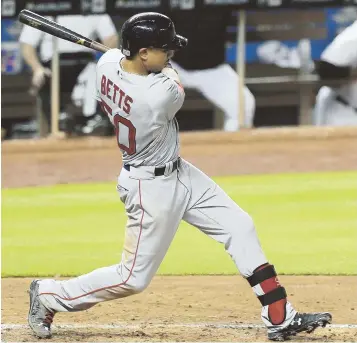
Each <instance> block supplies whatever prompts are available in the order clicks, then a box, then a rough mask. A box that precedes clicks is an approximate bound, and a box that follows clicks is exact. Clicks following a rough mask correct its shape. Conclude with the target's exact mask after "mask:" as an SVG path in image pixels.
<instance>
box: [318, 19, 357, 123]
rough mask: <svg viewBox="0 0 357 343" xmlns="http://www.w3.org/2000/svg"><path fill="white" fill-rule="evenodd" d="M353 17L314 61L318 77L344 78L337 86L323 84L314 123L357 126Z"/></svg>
mask: <svg viewBox="0 0 357 343" xmlns="http://www.w3.org/2000/svg"><path fill="white" fill-rule="evenodd" d="M356 69H357V20H356V21H355V22H354V23H353V24H352V25H350V26H349V27H347V28H346V29H345V30H343V31H342V32H341V33H340V34H339V35H338V36H337V37H336V38H335V39H334V40H333V41H332V42H331V44H329V45H328V46H327V48H326V49H325V50H324V51H323V53H322V55H321V60H320V61H319V62H318V63H316V70H317V72H318V74H319V75H320V78H321V79H322V80H329V79H340V78H348V81H346V83H345V84H344V85H342V86H340V87H336V88H332V87H328V86H323V87H322V88H321V89H320V90H319V92H318V94H317V97H316V104H315V111H314V116H315V123H316V125H332V126H345V125H357V76H356V77H355V78H353V79H352V80H351V79H350V78H349V77H350V74H351V72H353V70H356Z"/></svg>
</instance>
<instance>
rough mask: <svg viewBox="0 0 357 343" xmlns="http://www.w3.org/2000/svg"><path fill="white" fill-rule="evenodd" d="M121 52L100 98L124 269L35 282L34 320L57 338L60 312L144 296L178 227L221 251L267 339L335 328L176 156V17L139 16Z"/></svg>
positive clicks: (43, 333) (101, 72)
mask: <svg viewBox="0 0 357 343" xmlns="http://www.w3.org/2000/svg"><path fill="white" fill-rule="evenodd" d="M120 37H121V39H122V46H121V51H120V50H118V49H113V50H110V51H108V52H107V53H105V54H104V55H103V56H102V57H101V59H100V60H99V62H98V64H97V75H96V76H97V89H98V100H99V101H101V104H102V107H103V110H104V111H105V112H106V113H107V115H108V116H109V118H110V120H111V122H112V123H113V125H114V127H115V130H116V137H117V141H118V146H119V148H120V150H121V152H122V154H123V168H122V171H121V173H120V176H119V178H118V187H117V189H118V192H119V194H120V199H121V201H122V202H123V203H124V204H125V210H126V213H127V216H128V221H127V226H126V234H125V243H124V251H123V254H122V259H121V262H120V263H119V264H116V265H113V266H109V267H104V268H100V269H97V270H94V271H93V272H91V273H89V274H86V275H82V276H79V277H77V278H73V279H70V280H65V281H57V280H52V279H46V280H34V281H33V282H32V283H31V285H30V292H29V293H30V311H29V315H28V321H29V325H30V327H31V329H32V330H33V332H34V333H35V335H37V336H38V337H42V338H44V337H50V336H51V323H52V319H53V317H54V315H55V313H56V312H72V311H82V310H86V309H89V308H90V307H92V306H94V305H95V304H98V303H100V302H103V301H107V300H114V299H118V298H123V297H126V296H130V295H133V294H136V293H139V292H141V291H143V290H144V289H145V288H146V287H147V286H148V285H149V283H150V281H151V279H152V278H153V276H154V275H155V273H156V271H157V269H158V268H159V266H160V264H161V262H162V260H163V258H164V256H165V254H166V252H167V250H168V248H169V246H170V244H171V241H172V240H173V238H174V236H175V233H176V231H177V229H178V226H179V224H180V222H181V220H185V221H186V222H188V223H190V224H191V225H193V226H195V227H197V228H198V229H199V230H201V231H202V232H204V233H205V234H207V235H209V236H210V237H212V238H213V239H215V240H216V241H218V242H220V243H222V244H224V246H225V249H226V251H227V253H228V254H229V255H230V256H231V257H232V259H233V261H234V263H235V264H236V266H237V269H238V270H239V272H240V273H241V274H242V275H243V276H244V277H245V278H247V281H248V282H249V284H250V285H251V287H252V288H253V291H254V292H255V294H256V295H257V297H258V298H259V300H260V302H261V304H262V312H261V315H262V320H263V322H264V323H265V324H266V326H267V328H268V338H269V339H271V340H284V339H285V338H287V337H289V336H290V335H294V334H296V333H297V332H300V331H309V332H311V331H313V330H314V329H315V328H316V327H318V326H325V325H326V323H328V322H330V321H331V315H330V314H329V313H313V314H306V313H297V312H296V311H295V310H294V308H293V307H292V305H291V304H290V302H288V301H287V295H286V292H285V289H284V288H283V287H282V286H281V285H280V283H279V281H278V278H277V274H276V272H275V269H274V267H273V266H272V265H271V264H269V263H268V261H267V259H266V257H265V255H264V253H263V251H262V248H261V246H260V243H259V240H258V237H257V234H256V230H255V227H254V224H253V221H252V218H251V217H250V216H249V215H248V214H247V213H246V212H244V211H243V210H242V209H241V208H240V207H239V206H238V205H237V204H235V202H234V201H233V200H232V199H231V198H230V197H229V196H228V195H227V194H226V193H225V192H224V191H223V190H222V189H221V188H220V187H219V186H218V185H217V184H216V183H215V182H214V181H212V180H211V179H210V178H209V177H208V176H206V175H205V174H204V173H202V172H201V171H200V170H198V169H197V168H195V167H194V166H193V165H192V164H190V163H189V162H187V161H185V160H183V159H181V158H180V157H179V148H180V143H179V135H178V133H179V132H178V124H177V121H176V119H175V114H176V113H177V111H178V110H179V109H180V107H181V106H182V104H183V101H184V98H185V92H184V90H183V88H182V86H181V84H180V79H179V76H178V74H177V73H176V72H175V71H174V70H173V69H172V68H170V66H169V65H168V62H169V59H170V58H171V57H172V55H173V51H174V50H178V49H181V48H183V47H185V46H186V44H187V40H186V39H185V38H184V37H182V36H179V35H176V32H175V28H174V25H173V22H172V21H171V19H170V18H168V17H166V16H164V15H162V14H159V13H152V12H149V13H142V14H138V15H135V16H133V17H131V18H130V19H128V20H127V21H126V22H125V23H124V25H123V28H122V32H121V36H120Z"/></svg>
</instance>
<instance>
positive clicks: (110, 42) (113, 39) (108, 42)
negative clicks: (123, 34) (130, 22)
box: [103, 35, 119, 49]
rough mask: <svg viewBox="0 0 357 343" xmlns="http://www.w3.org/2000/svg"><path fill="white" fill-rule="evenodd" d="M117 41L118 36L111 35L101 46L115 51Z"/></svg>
mask: <svg viewBox="0 0 357 343" xmlns="http://www.w3.org/2000/svg"><path fill="white" fill-rule="evenodd" d="M118 41H119V38H118V35H112V36H109V37H107V38H105V39H103V44H104V45H106V46H108V47H109V48H112V49H115V48H117V47H118Z"/></svg>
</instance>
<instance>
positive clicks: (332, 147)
mask: <svg viewBox="0 0 357 343" xmlns="http://www.w3.org/2000/svg"><path fill="white" fill-rule="evenodd" d="M181 143H182V149H181V156H182V157H183V158H185V159H187V160H188V161H190V162H192V163H193V164H194V165H196V166H197V167H199V168H201V169H202V170H203V171H205V172H206V173H207V174H208V175H210V176H213V175H214V176H219V175H235V174H249V173H277V172H306V171H323V170H356V169H357V127H350V128H325V127H323V128H313V127H312V128H311V127H306V128H304V127H303V128H299V129H295V128H291V129H290V128H282V129H257V130H253V131H250V130H249V131H244V132H241V133H224V132H204V133H182V134H181ZM120 168H121V155H120V152H119V149H118V148H117V146H116V142H115V139H113V138H107V139H103V138H91V139H75V140H48V139H47V140H31V141H23V140H22V141H6V142H4V143H3V145H2V186H3V187H22V186H36V185H49V184H56V183H73V182H95V181H115V180H116V176H117V174H119V171H120Z"/></svg>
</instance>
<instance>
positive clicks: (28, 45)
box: [19, 14, 118, 131]
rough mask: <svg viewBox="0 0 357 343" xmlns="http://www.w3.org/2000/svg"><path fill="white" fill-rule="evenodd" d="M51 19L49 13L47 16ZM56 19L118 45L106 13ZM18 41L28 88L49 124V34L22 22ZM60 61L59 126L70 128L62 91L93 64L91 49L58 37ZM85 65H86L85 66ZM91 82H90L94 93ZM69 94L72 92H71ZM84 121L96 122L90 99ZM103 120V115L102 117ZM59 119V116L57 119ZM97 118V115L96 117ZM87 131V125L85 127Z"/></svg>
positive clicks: (71, 87) (50, 48)
mask: <svg viewBox="0 0 357 343" xmlns="http://www.w3.org/2000/svg"><path fill="white" fill-rule="evenodd" d="M47 18H48V19H50V20H54V19H55V18H53V17H47ZM55 20H56V22H57V23H58V24H60V25H63V26H65V27H67V28H69V29H71V30H73V31H75V32H78V33H79V34H81V35H83V36H85V37H89V38H91V39H95V40H97V39H99V40H100V41H101V42H102V43H103V44H104V45H107V46H109V47H110V48H116V47H118V34H117V30H116V28H115V25H114V23H113V21H112V19H111V18H110V16H109V15H107V14H103V15H63V16H57V17H56V19H55ZM19 41H20V43H21V52H22V55H23V58H24V60H25V62H26V63H27V64H28V65H29V66H30V68H31V70H32V90H33V91H35V92H38V95H39V97H40V98H41V101H42V110H43V113H44V116H45V118H46V121H47V123H48V126H49V128H50V127H51V79H50V77H51V70H50V68H51V61H52V55H53V43H52V42H53V37H52V36H51V35H49V34H46V33H44V32H42V31H39V30H36V29H34V28H32V27H29V26H26V25H24V27H23V29H22V32H21V35H20V38H19ZM58 52H59V61H60V62H59V63H60V112H61V113H60V129H61V130H63V131H71V130H72V128H70V127H69V125H70V126H72V124H73V121H72V120H71V119H70V120H68V118H69V117H68V115H66V113H65V112H64V111H65V106H66V105H67V104H66V101H65V99H64V96H63V94H64V93H68V94H72V92H73V88H74V87H75V85H76V84H77V82H78V81H77V79H78V77H79V75H80V74H82V72H83V71H84V70H85V69H86V67H87V66H88V67H90V66H91V65H93V67H94V68H95V63H94V62H95V52H94V51H93V50H91V49H88V48H86V47H84V46H81V45H78V44H73V43H71V42H68V41H65V40H62V39H58ZM87 69H88V68H87ZM94 87H95V84H94V83H93V91H92V93H93V94H94ZM72 98H73V94H72ZM85 112H86V113H85V115H86V116H87V117H88V118H87V124H85V126H88V125H89V124H90V125H92V126H93V127H92V130H94V129H95V126H98V125H100V121H101V120H98V115H97V105H96V103H95V102H93V106H92V108H86V111H85ZM102 118H103V120H104V117H102ZM61 119H62V120H61ZM99 119H100V118H99ZM69 123H71V124H69ZM88 131H90V129H89V130H88Z"/></svg>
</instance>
